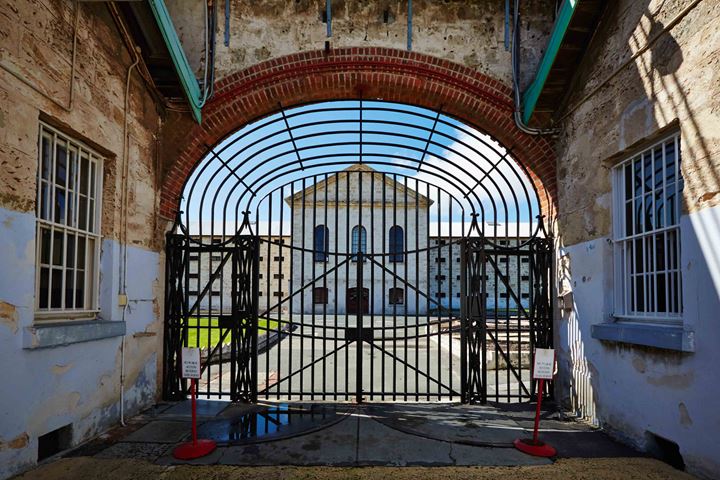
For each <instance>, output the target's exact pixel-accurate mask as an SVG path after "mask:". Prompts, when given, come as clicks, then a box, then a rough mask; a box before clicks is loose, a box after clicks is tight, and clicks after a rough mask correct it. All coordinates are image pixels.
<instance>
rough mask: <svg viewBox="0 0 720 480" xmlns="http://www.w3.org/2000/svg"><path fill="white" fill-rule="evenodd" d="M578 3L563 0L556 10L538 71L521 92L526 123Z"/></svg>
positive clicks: (571, 0)
mask: <svg viewBox="0 0 720 480" xmlns="http://www.w3.org/2000/svg"><path fill="white" fill-rule="evenodd" d="M578 3H580V0H564V1H563V3H562V6H561V7H560V12H558V16H557V19H556V20H555V26H554V27H553V31H552V34H551V35H550V41H549V42H548V46H547V49H546V50H545V54H544V55H543V58H542V61H541V62H540V66H539V67H538V72H537V74H536V75H535V79H534V80H533V81H532V83H531V84H530V86H529V87H528V89H527V90H525V93H524V94H523V98H522V105H521V107H522V119H523V123H525V124H526V125H527V124H528V122H529V121H530V117H532V114H533V112H534V111H535V106H536V105H537V101H538V98H539V97H540V93H541V92H542V90H543V87H545V81H546V80H547V78H548V75H549V74H550V69H551V68H552V66H553V63H555V57H557V54H558V51H559V50H560V45H562V41H563V38H565V33H566V32H567V30H568V27H569V26H570V20H571V19H572V16H573V13H575V8H576V7H577V5H578Z"/></svg>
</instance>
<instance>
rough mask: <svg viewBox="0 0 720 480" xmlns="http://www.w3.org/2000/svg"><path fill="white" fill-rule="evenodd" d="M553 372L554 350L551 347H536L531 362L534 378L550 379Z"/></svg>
mask: <svg viewBox="0 0 720 480" xmlns="http://www.w3.org/2000/svg"><path fill="white" fill-rule="evenodd" d="M554 372H555V350H553V349H552V348H536V349H535V362H534V364H533V378H534V379H535V380H540V379H542V380H552V378H553V373H554Z"/></svg>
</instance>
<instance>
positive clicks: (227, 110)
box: [160, 47, 556, 219]
mask: <svg viewBox="0 0 720 480" xmlns="http://www.w3.org/2000/svg"><path fill="white" fill-rule="evenodd" d="M357 98H363V99H368V100H373V99H382V100H387V101H395V102H401V103H408V104H413V105H416V106H421V107H426V108H430V109H433V110H438V109H441V110H442V112H443V113H445V114H448V115H451V116H454V117H457V118H458V119H460V120H462V121H463V122H465V123H467V124H469V125H472V126H474V127H475V128H477V129H479V130H480V131H482V132H485V133H487V134H489V135H490V136H492V137H493V138H495V139H496V140H497V141H499V142H500V143H501V144H503V145H504V146H505V148H507V149H508V150H509V151H510V152H511V154H512V156H513V157H514V158H515V159H516V160H517V161H518V162H520V163H522V164H523V165H524V166H525V167H526V168H527V170H528V172H529V175H530V177H531V180H532V181H533V183H534V184H535V186H536V188H537V190H538V193H539V194H540V204H541V208H542V211H543V213H544V214H545V215H546V216H548V217H549V218H552V217H553V214H554V212H555V211H556V209H555V199H556V175H555V154H554V151H553V149H552V145H551V143H550V141H549V140H548V139H547V138H544V137H538V136H532V135H528V134H525V133H523V132H522V131H520V130H519V129H518V128H517V126H516V125H515V122H514V121H513V109H514V106H513V99H512V89H511V88H510V87H509V86H508V85H505V84H503V83H501V82H499V81H498V80H495V79H493V78H491V77H489V76H487V75H484V74H482V73H480V72H478V71H476V70H473V69H471V68H468V67H465V66H462V65H458V64H456V63H452V62H450V61H448V60H442V59H439V58H436V57H431V56H429V55H423V54H419V53H414V52H406V51H403V50H394V49H389V48H374V47H364V48H343V49H334V50H331V51H329V52H325V51H322V50H321V51H312V52H302V53H295V54H292V55H288V56H285V57H280V58H276V59H273V60H269V61H266V62H263V63H259V64H257V65H254V66H252V67H250V68H248V69H245V70H242V71H240V72H237V73H234V74H231V75H229V76H227V77H225V78H223V79H221V80H219V81H218V82H217V83H216V86H215V94H214V96H213V98H212V100H211V101H210V102H209V103H208V104H207V105H206V106H205V108H204V109H203V123H202V125H196V124H195V125H192V126H190V127H189V131H187V129H185V128H175V129H173V130H175V131H176V132H178V133H177V134H176V136H175V137H174V138H171V139H170V142H172V145H167V143H168V141H167V140H166V146H167V147H168V150H169V151H170V152H172V153H171V154H175V152H176V154H177V156H176V158H175V160H174V162H173V163H172V164H171V165H170V167H169V168H167V169H166V175H165V178H164V181H163V186H162V192H161V202H160V214H161V215H162V216H163V217H166V218H168V219H172V218H174V217H175V215H176V213H177V209H178V207H179V204H180V196H181V194H182V189H183V186H184V184H185V181H186V179H187V178H188V177H189V176H190V174H191V172H192V170H193V168H194V167H195V166H196V165H197V164H198V163H199V162H200V160H201V159H202V158H203V156H204V155H205V154H206V153H207V151H208V150H209V147H210V146H213V145H216V144H217V143H219V142H220V141H222V140H223V139H224V138H225V137H227V136H228V135H230V134H232V133H234V132H235V131H237V130H238V129H240V128H241V127H243V126H245V125H246V124H247V123H249V122H252V121H254V120H257V119H259V118H262V117H264V116H267V115H269V114H272V113H275V112H277V111H278V110H279V106H280V105H282V106H283V107H284V108H288V107H292V106H295V105H300V104H305V103H308V102H317V101H325V100H343V99H357ZM179 132H182V133H179Z"/></svg>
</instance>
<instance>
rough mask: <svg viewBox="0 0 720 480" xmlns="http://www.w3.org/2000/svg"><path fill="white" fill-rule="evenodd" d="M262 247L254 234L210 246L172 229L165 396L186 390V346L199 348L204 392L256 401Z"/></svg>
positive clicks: (167, 273)
mask: <svg viewBox="0 0 720 480" xmlns="http://www.w3.org/2000/svg"><path fill="white" fill-rule="evenodd" d="M257 250H258V241H257V238H256V237H254V236H248V235H243V236H237V237H234V238H233V239H231V240H230V241H228V242H211V243H210V244H209V245H205V244H203V243H202V242H198V241H197V239H195V238H192V237H190V236H189V235H184V234H172V233H171V234H168V235H167V236H166V249H165V255H166V268H165V276H166V290H165V305H166V307H165V341H164V358H165V362H164V365H163V366H164V375H163V396H164V398H166V399H169V400H177V399H180V398H184V396H185V395H186V393H187V391H188V383H187V381H186V380H184V379H182V378H181V376H180V361H181V349H182V347H196V348H200V351H201V364H202V372H201V378H202V381H201V382H200V383H199V385H198V395H202V394H204V395H206V396H226V397H229V398H230V399H231V400H232V401H248V402H254V401H256V400H257V389H256V388H255V385H256V379H257V354H258V336H257V331H258V330H257V285H258V282H257ZM223 292H225V293H228V294H229V295H225V294H223Z"/></svg>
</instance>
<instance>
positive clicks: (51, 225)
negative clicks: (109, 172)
mask: <svg viewBox="0 0 720 480" xmlns="http://www.w3.org/2000/svg"><path fill="white" fill-rule="evenodd" d="M43 138H46V139H49V140H50V141H51V142H52V143H51V149H52V150H51V151H52V153H51V157H50V172H49V178H47V179H46V178H44V176H43V160H44V158H43V153H44V152H43ZM58 143H64V144H65V146H66V151H67V152H71V151H72V152H74V153H75V162H76V166H75V169H74V172H75V175H76V182H78V183H77V184H76V185H74V187H75V188H74V189H72V188H70V187H71V186H72V185H70V180H71V175H70V169H69V168H68V167H66V172H65V193H66V197H65V202H64V205H63V209H64V212H63V217H64V218H65V223H61V222H58V221H56V218H55V216H54V202H53V199H54V198H55V193H56V188H58V184H57V183H56V173H57V170H56V165H57V158H56V157H57V145H58ZM66 155H67V156H66V161H68V160H69V159H70V154H69V153H68V154H66ZM84 159H87V162H88V163H87V168H88V170H90V171H91V172H92V166H94V168H95V175H94V185H95V189H94V191H92V180H93V179H92V173H90V174H89V175H88V176H87V182H88V185H87V188H88V190H87V195H82V194H81V192H80V186H79V182H80V179H81V178H82V175H81V172H80V171H79V169H81V168H82V167H81V165H82V162H81V160H84ZM103 161H104V159H103V157H102V156H101V155H99V154H98V153H97V152H96V151H94V150H93V149H92V148H90V147H88V146H87V145H86V144H84V143H82V142H80V141H77V140H75V139H73V138H72V137H70V136H69V135H67V134H65V133H63V132H61V131H59V130H58V129H56V128H54V127H52V126H50V125H48V124H46V123H44V122H41V123H40V129H39V134H38V167H37V175H36V181H37V190H36V210H35V217H36V221H35V224H36V227H35V230H36V233H35V262H36V263H35V265H36V268H35V320H36V321H43V322H45V321H66V320H71V319H92V318H96V317H97V314H98V313H99V312H100V308H99V301H98V294H99V290H100V252H101V248H102V247H101V243H102V235H101V231H102V225H101V218H102V192H103V183H102V179H103ZM68 165H69V163H68ZM43 188H47V190H46V192H47V193H46V196H45V197H43V193H42V191H43ZM70 192H72V207H73V208H72V210H73V212H72V216H73V218H72V219H71V220H70V219H68V213H69V212H68V210H69V207H68V205H69V203H70V202H68V201H67V200H68V198H69V197H70V195H69V193H70ZM81 197H83V199H84V201H85V202H86V203H87V205H86V207H85V208H86V210H85V211H86V214H85V216H86V222H87V223H86V228H80V225H79V222H80V216H79V207H80V202H81ZM43 199H45V207H46V208H47V210H46V215H45V216H46V217H49V218H43V205H42V203H43ZM93 204H94V207H92V208H93V211H92V212H91V205H93ZM68 220H70V221H68ZM91 220H92V222H93V223H92V228H89V225H90V221H91ZM43 230H49V231H50V237H49V238H50V243H51V246H50V252H49V254H48V258H49V259H48V261H47V262H43V255H42V251H41V246H42V238H41V236H42V232H43ZM56 233H59V234H60V235H62V236H63V242H62V243H63V252H62V260H61V265H57V264H55V263H54V258H53V253H54V252H53V248H55V234H56ZM68 235H73V236H75V238H76V239H78V238H81V237H82V238H84V240H85V265H84V268H83V269H80V268H79V267H78V262H77V251H78V243H79V242H77V240H76V241H75V242H74V257H75V262H74V264H73V266H69V265H68V258H67V255H68V249H67V237H68ZM91 244H94V246H91ZM43 269H49V273H48V284H47V285H48V288H47V298H46V302H42V303H41V298H40V297H41V295H40V291H41V290H40V282H41V274H42V270H43ZM53 270H59V271H60V272H61V274H60V275H61V281H62V282H63V286H62V288H61V292H60V306H59V307H53V306H52V281H53V274H52V272H53ZM68 273H70V274H71V275H72V276H73V279H74V281H75V282H76V281H77V278H78V275H83V276H84V292H83V295H84V298H83V303H82V305H81V307H80V308H76V307H75V305H73V306H71V307H68V306H67V305H66V304H65V302H66V295H67V292H66V289H65V286H66V285H65V282H66V279H67V274H68ZM76 294H77V292H76V291H74V292H73V294H72V295H73V296H75V295H76ZM41 305H44V306H42V307H41Z"/></svg>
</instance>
